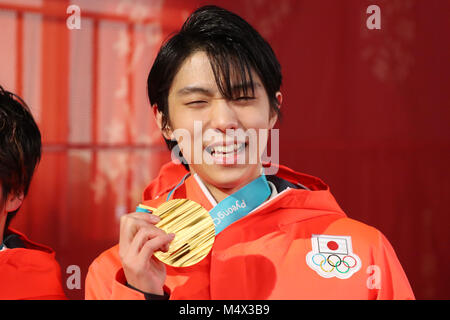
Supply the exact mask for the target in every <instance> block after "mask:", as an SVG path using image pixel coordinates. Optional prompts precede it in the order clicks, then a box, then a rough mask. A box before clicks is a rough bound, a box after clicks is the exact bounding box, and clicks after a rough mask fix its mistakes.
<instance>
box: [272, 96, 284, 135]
mask: <svg viewBox="0 0 450 320" xmlns="http://www.w3.org/2000/svg"><path fill="white" fill-rule="evenodd" d="M275 97H276V99H277V101H278V104H277V108H281V104H282V103H283V95H282V94H281V92H280V91H278V92H277V93H276V94H275ZM277 120H278V114H277V113H276V112H275V111H272V109H271V112H270V120H269V121H270V123H269V126H270V129H273V127H274V126H275V123H277Z"/></svg>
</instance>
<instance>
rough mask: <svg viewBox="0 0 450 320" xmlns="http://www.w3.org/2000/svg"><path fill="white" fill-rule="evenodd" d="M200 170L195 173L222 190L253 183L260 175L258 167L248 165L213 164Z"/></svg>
mask: <svg viewBox="0 0 450 320" xmlns="http://www.w3.org/2000/svg"><path fill="white" fill-rule="evenodd" d="M195 169H196V168H194V170H195ZM198 169H199V170H198ZM198 169H197V170H195V172H196V173H197V174H198V175H199V177H200V178H201V179H202V180H204V181H205V182H207V183H208V184H212V185H214V186H215V187H216V188H220V189H234V188H236V187H238V186H241V185H245V184H247V183H249V182H251V181H252V180H253V179H255V178H256V177H257V176H258V175H259V169H258V166H257V165H248V164H234V165H230V164H227V165H219V164H213V165H208V166H206V167H205V168H198Z"/></svg>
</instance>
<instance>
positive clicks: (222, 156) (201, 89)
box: [166, 51, 281, 189]
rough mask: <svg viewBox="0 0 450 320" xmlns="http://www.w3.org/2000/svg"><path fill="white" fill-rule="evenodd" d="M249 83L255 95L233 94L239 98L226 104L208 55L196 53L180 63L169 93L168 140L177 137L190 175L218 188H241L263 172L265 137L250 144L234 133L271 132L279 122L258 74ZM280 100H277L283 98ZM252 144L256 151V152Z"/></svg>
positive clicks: (253, 74)
mask: <svg viewBox="0 0 450 320" xmlns="http://www.w3.org/2000/svg"><path fill="white" fill-rule="evenodd" d="M252 78H253V83H254V88H255V91H254V95H253V94H252V91H251V89H250V88H249V89H248V92H247V95H244V94H243V93H242V90H239V89H237V91H236V92H237V95H236V96H237V97H238V99H234V100H232V101H230V100H227V99H225V98H224V97H223V96H222V95H221V93H220V91H219V89H218V87H217V84H216V80H215V78H214V73H213V70H212V68H211V64H210V62H209V59H208V57H207V55H206V54H205V53H204V52H201V51H200V52H196V53H194V54H192V55H191V56H190V57H188V58H187V59H186V60H185V61H184V63H183V64H182V66H181V68H180V70H179V71H178V73H177V74H176V75H175V77H174V80H173V82H172V86H171V88H170V91H169V97H168V104H169V126H170V131H169V132H168V133H166V138H169V139H170V138H174V137H176V138H177V141H178V144H179V146H180V148H181V151H182V152H183V156H184V157H185V158H186V160H187V161H188V162H189V165H190V168H191V170H192V171H193V172H195V173H197V174H198V175H199V176H200V177H201V178H202V179H203V181H205V182H206V183H207V184H212V185H214V186H215V187H217V188H221V189H232V188H237V187H241V186H243V185H244V184H246V183H249V182H250V181H252V180H253V179H255V178H256V177H258V176H259V175H260V173H261V163H260V155H261V154H262V152H263V151H264V149H265V147H266V144H267V135H266V136H264V135H263V136H260V135H259V134H258V135H257V136H256V141H255V136H254V135H252V137H251V139H249V137H248V136H245V135H242V134H240V135H237V136H236V135H233V134H232V133H233V131H234V133H236V132H241V133H242V132H249V131H252V132H256V133H259V132H260V131H261V130H260V129H266V130H267V129H271V128H272V127H273V126H274V124H275V122H276V120H277V117H276V115H275V114H274V113H272V112H270V105H269V99H268V96H267V93H266V90H265V88H264V86H263V85H262V82H261V80H260V79H259V77H258V76H257V75H256V73H252ZM237 88H238V87H237ZM278 95H280V97H279V99H281V94H280V93H278ZM179 129H184V130H185V132H188V133H189V135H188V138H185V137H184V138H183V139H180V138H179V137H177V135H175V136H174V132H175V133H176V132H177V130H179ZM194 129H195V130H194ZM199 129H201V130H199ZM249 129H250V130H249ZM230 133H231V134H230ZM250 140H251V141H250ZM255 144H256V145H257V146H259V147H258V148H256V149H255ZM261 146H262V147H261ZM200 153H201V154H200ZM250 155H251V156H250ZM199 159H200V161H199ZM242 159H245V163H243V161H242ZM252 159H253V161H252ZM255 159H256V160H255Z"/></svg>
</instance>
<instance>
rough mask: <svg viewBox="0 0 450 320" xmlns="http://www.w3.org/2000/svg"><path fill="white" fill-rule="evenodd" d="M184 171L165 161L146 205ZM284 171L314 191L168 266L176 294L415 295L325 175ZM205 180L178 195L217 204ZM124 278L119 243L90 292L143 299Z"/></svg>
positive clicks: (255, 215)
mask: <svg viewBox="0 0 450 320" xmlns="http://www.w3.org/2000/svg"><path fill="white" fill-rule="evenodd" d="M174 172H176V174H172V173H174ZM183 173H185V172H184V171H182V170H179V166H176V165H173V164H168V165H166V166H164V167H163V168H162V170H161V172H160V176H159V177H158V178H157V179H156V180H155V181H153V182H152V183H151V184H150V186H149V187H148V188H147V190H146V191H145V192H144V204H147V205H149V206H152V207H155V206H158V205H160V204H161V203H162V202H163V201H165V199H166V196H167V194H168V192H169V191H170V190H171V189H172V188H173V187H174V186H175V185H176V184H177V183H178V182H179V181H180V179H181V177H182V176H183ZM277 176H278V177H280V178H283V179H285V180H288V181H289V182H291V183H294V184H296V183H301V184H302V185H303V186H306V187H307V188H309V189H310V190H305V189H295V188H288V189H285V190H284V191H282V192H280V193H279V194H278V195H277V196H275V197H274V198H273V199H270V200H269V201H266V202H265V203H264V204H263V205H262V206H260V207H258V208H256V209H255V210H254V211H253V212H251V213H250V214H248V215H247V216H245V217H244V218H242V219H240V220H238V221H236V222H234V223H232V224H231V225H230V226H228V227H227V228H226V229H225V230H223V231H222V232H221V233H220V234H219V235H217V236H216V239H215V242H214V245H213V248H212V250H211V252H210V253H209V255H208V256H207V257H206V258H205V259H204V260H202V261H201V262H200V263H198V264H196V265H193V266H190V267H183V268H176V267H170V266H167V279H166V283H165V290H166V291H167V292H169V293H170V299H414V294H413V292H412V290H411V287H410V285H409V282H408V279H407V278H406V275H405V273H404V271H403V269H402V267H401V265H400V263H399V261H398V259H397V257H396V255H395V252H394V250H393V248H392V247H391V245H390V244H389V241H388V240H387V239H386V238H385V237H384V236H383V234H382V233H381V232H380V231H378V230H377V229H375V228H373V227H370V226H367V225H365V224H363V223H361V222H358V221H355V220H353V219H350V218H348V217H347V216H346V215H345V213H344V212H343V211H342V210H341V208H340V207H339V205H338V204H337V203H336V201H335V199H334V197H333V196H332V195H331V193H330V190H329V187H328V186H327V185H326V184H324V183H323V182H322V181H321V180H320V179H318V178H315V177H312V176H309V175H305V174H301V173H296V172H294V171H292V170H290V169H288V168H286V167H283V166H280V168H279V171H278V174H277ZM200 184H201V183H200ZM200 184H199V182H198V180H197V179H196V178H195V177H194V176H191V177H189V178H188V179H186V181H185V183H184V184H183V185H182V186H181V187H180V188H178V189H177V190H176V192H175V195H174V198H188V199H191V200H194V201H196V202H198V203H200V204H202V205H203V206H204V207H205V208H206V209H207V210H210V209H211V208H212V205H211V203H210V202H209V201H208V198H207V196H206V195H205V192H204V191H202V188H201V187H200ZM145 196H150V197H151V198H153V200H152V199H148V198H145ZM125 283H126V279H125V277H124V273H123V269H122V267H121V262H120V258H119V256H118V246H115V247H113V248H111V249H109V250H107V251H105V252H104V253H103V254H101V255H100V256H99V257H98V258H97V259H95V261H94V262H93V263H92V264H91V266H90V268H89V272H88V275H87V278H86V298H87V299H143V298H144V296H143V294H141V293H139V292H137V291H135V290H133V289H130V288H128V287H126V286H125Z"/></svg>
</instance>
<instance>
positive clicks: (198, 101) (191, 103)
mask: <svg viewBox="0 0 450 320" xmlns="http://www.w3.org/2000/svg"><path fill="white" fill-rule="evenodd" d="M205 103H208V102H207V101H205V100H195V101H191V102H188V103H186V105H187V106H196V105H201V104H205Z"/></svg>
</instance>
